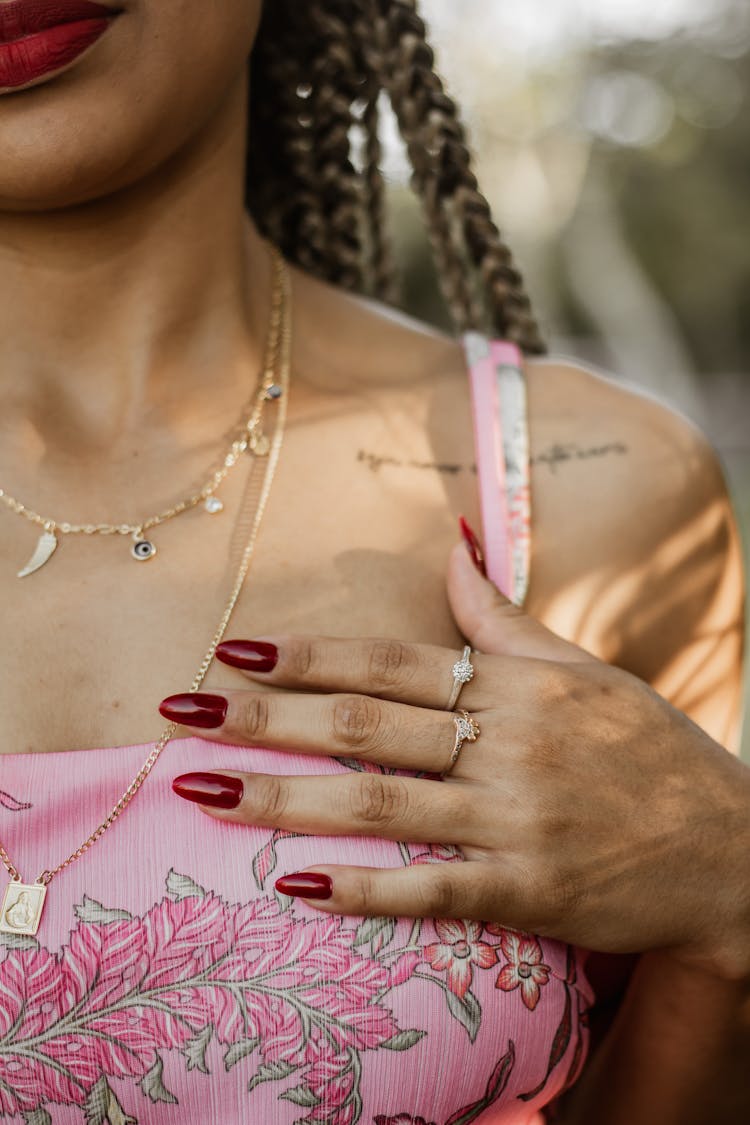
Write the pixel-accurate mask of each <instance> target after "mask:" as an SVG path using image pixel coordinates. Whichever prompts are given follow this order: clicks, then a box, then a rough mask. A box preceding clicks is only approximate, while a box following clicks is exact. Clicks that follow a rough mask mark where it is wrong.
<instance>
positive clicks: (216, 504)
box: [203, 496, 224, 512]
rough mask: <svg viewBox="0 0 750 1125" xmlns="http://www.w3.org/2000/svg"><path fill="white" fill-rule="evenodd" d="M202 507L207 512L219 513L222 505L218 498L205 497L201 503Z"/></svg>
mask: <svg viewBox="0 0 750 1125" xmlns="http://www.w3.org/2000/svg"><path fill="white" fill-rule="evenodd" d="M203 507H204V508H205V509H206V511H207V512H221V511H222V510H223V508H224V505H223V503H222V502H221V500H220V499H219V497H218V496H207V497H206V499H205V500H204V501H203Z"/></svg>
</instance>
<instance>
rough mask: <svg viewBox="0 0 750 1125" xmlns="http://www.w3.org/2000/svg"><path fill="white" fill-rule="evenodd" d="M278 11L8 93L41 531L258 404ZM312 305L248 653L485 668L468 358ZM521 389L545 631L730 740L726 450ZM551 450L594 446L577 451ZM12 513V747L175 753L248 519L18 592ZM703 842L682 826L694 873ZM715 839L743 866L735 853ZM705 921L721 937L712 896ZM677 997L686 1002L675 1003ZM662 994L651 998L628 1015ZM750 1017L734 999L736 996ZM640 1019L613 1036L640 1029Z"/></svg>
mask: <svg viewBox="0 0 750 1125" xmlns="http://www.w3.org/2000/svg"><path fill="white" fill-rule="evenodd" d="M258 13H259V5H257V4H252V3H246V2H245V0H243V2H242V3H239V2H236V0H231V2H228V3H226V4H223V5H222V9H221V19H219V18H217V16H216V14H215V9H213V8H212V7H211V6H208V5H204V6H200V7H199V8H196V7H195V6H194V5H188V4H187V3H185V2H177V0H159V2H158V3H157V2H156V0H147V2H138V3H136V2H134V3H130V4H127V5H126V6H125V8H124V12H123V14H122V15H121V16H120V17H118V19H117V21H116V22H115V23H114V24H113V26H112V27H111V28H110V30H109V31H108V32H107V34H106V35H105V36H104V37H103V38H102V39H101V40H99V41H98V43H97V44H95V45H94V47H93V48H92V49H91V50H90V51H89V52H88V53H87V54H86V55H85V56H82V57H81V59H80V60H78V61H77V62H76V63H75V64H74V65H73V66H71V67H69V68H68V69H67V70H66V71H65V72H63V73H62V74H60V75H59V76H58V77H57V78H55V79H53V80H49V79H46V80H39V81H37V82H36V83H34V84H33V85H32V86H31V87H29V88H25V89H23V90H19V91H16V92H13V93H2V94H0V152H2V153H3V158H2V161H0V295H1V297H2V299H1V300H0V338H2V340H3V363H2V365H0V396H1V398H0V401H2V403H3V410H2V411H0V484H1V485H2V487H4V488H7V489H8V490H9V491H10V492H12V493H13V494H14V495H16V496H18V497H20V498H22V499H24V500H27V501H28V503H30V504H31V505H32V506H33V507H35V508H36V509H37V510H38V511H41V512H45V513H47V512H49V513H50V514H53V515H54V516H55V517H56V518H59V519H68V520H74V519H79V518H80V519H86V520H93V521H96V520H107V521H109V520H115V521H116V522H120V521H123V520H128V521H130V520H134V519H136V518H138V516H142V515H143V514H144V513H143V506H144V505H145V506H146V507H147V509H148V511H149V512H151V511H156V510H160V509H161V508H163V507H165V506H168V505H169V504H170V503H173V502H174V501H175V500H176V499H178V498H180V497H181V496H182V495H183V494H184V493H185V492H186V491H188V489H189V487H190V485H191V483H192V482H193V481H194V480H195V479H196V478H200V477H201V475H202V472H203V470H204V468H205V467H206V465H207V464H208V463H209V462H210V461H211V460H212V459H213V457H214V456H215V454H216V451H217V448H218V446H219V445H220V444H221V441H222V435H223V434H224V433H225V432H226V431H227V429H228V428H229V427H231V426H232V425H234V423H235V421H236V419H237V417H238V415H239V412H240V406H241V404H242V403H244V402H245V400H246V399H247V398H248V395H249V391H250V390H251V389H252V383H253V380H254V378H255V373H256V371H257V369H258V365H259V359H260V355H261V353H262V347H263V338H264V332H265V320H266V308H267V300H268V291H269V269H268V261H267V256H266V254H265V250H264V248H263V246H262V245H261V242H260V240H259V238H258V235H257V232H256V231H255V229H254V227H253V224H252V223H251V222H250V221H249V219H248V218H247V216H246V215H245V213H244V211H243V203H242V178H243V171H244V150H245V128H246V118H245V114H246V100H245V99H246V76H245V66H244V61H245V58H246V56H247V54H248V52H249V51H250V49H251V46H252V40H253V36H254V33H255V28H256V23H257V18H258ZM293 292H294V341H293V353H292V358H293V386H292V395H291V399H290V419H289V426H288V433H287V438H286V442H285V448H284V456H283V460H282V462H281V465H280V468H279V472H278V475H277V479H276V482H275V485H274V493H273V496H272V503H271V507H270V508H269V512H268V515H267V518H266V522H265V524H264V526H263V535H262V539H261V541H260V543H259V552H258V555H257V558H256V561H255V563H254V566H253V572H252V575H251V577H250V579H249V583H248V590H247V596H246V598H245V600H244V604H243V602H242V601H241V602H240V604H239V605H238V607H237V610H236V612H235V615H234V617H233V619H232V625H231V631H232V635H234V636H237V637H243V636H245V637H252V636H258V635H261V636H262V635H270V634H273V633H275V632H276V633H278V631H279V629H280V628H283V630H284V631H285V632H287V633H297V634H308V635H310V634H313V635H343V636H349V637H357V636H362V637H367V636H374V635H381V636H389V637H394V638H398V639H400V640H404V641H412V642H415V643H427V644H434V645H442V646H445V647H446V648H450V649H452V650H453V649H460V647H461V645H462V643H463V640H462V633H461V629H460V628H459V624H458V623H457V622H456V620H455V618H454V615H453V613H452V611H451V607H450V605H449V603H448V602H447V600H446V596H445V571H446V561H447V559H448V557H449V554H450V550H451V548H452V546H453V544H454V542H455V516H456V514H457V513H458V512H459V511H463V512H465V513H466V515H467V516H468V518H469V521H470V522H471V523H472V524H474V525H475V526H478V524H479V516H478V498H477V494H476V481H475V477H474V475H473V474H472V472H471V468H470V466H471V461H472V458H473V453H472V426H471V417H470V407H469V401H468V389H467V381H466V375H465V365H464V361H463V358H462V355H461V351H460V348H459V347H458V345H457V344H456V343H455V342H454V341H452V340H449V339H446V338H445V337H443V336H441V335H440V334H438V333H436V332H434V331H432V330H431V329H429V328H427V327H425V326H423V325H419V324H416V323H414V322H411V321H409V320H407V319H405V318H403V317H400V316H398V315H396V314H393V313H391V312H390V311H389V310H387V309H384V308H383V307H381V306H378V305H376V304H374V303H373V302H369V301H365V300H363V299H359V298H356V297H352V296H347V295H345V294H343V293H340V292H338V291H336V290H335V289H332V288H330V287H328V286H325V285H323V284H322V283H320V282H317V281H314V280H312V279H310V278H307V277H305V276H304V275H303V274H301V273H300V272H299V271H296V270H294V271H293ZM527 377H528V385H529V398H530V425H531V443H532V456H533V458H534V465H533V468H532V474H533V475H532V491H533V496H534V527H533V545H532V569H531V586H530V590H529V597H528V600H527V609H528V611H529V613H530V614H532V615H533V616H536V617H538V618H540V619H541V620H543V621H544V622H545V623H546V624H548V625H549V626H551V627H552V628H553V629H555V631H557V632H559V633H560V634H561V635H563V636H565V637H567V638H569V639H572V640H575V641H577V642H578V643H580V644H582V645H583V646H584V647H585V648H586V649H588V650H589V651H590V652H592V653H594V654H596V655H597V656H601V657H603V658H605V659H606V660H608V661H611V662H613V663H616V664H619V665H621V666H622V667H624V668H627V669H628V670H630V671H632V672H635V673H637V674H638V675H640V676H642V677H643V678H644V679H646V680H647V681H648V682H649V683H650V684H652V685H653V686H654V687H656V688H657V689H658V690H659V691H661V692H662V694H664V695H665V696H666V697H667V698H668V699H669V700H670V701H671V702H673V703H674V704H675V705H676V706H677V707H679V708H680V709H681V710H684V711H685V712H687V713H688V714H689V715H690V716H691V717H692V718H694V719H695V720H696V721H698V722H699V723H700V724H701V725H702V726H703V727H705V729H706V730H707V731H709V733H710V734H711V735H712V736H713V737H714V738H715V739H717V740H718V741H719V742H720V743H721V744H722V745H731V744H732V743H733V741H734V740H735V737H736V727H737V720H738V709H739V690H740V688H739V683H740V676H739V664H740V652H741V605H742V583H741V573H740V563H739V550H738V546H737V536H736V529H735V527H734V522H733V518H732V514H731V509H730V505H729V502H728V499H727V496H726V491H725V488H724V485H723V481H722V478H721V474H720V472H719V470H718V468H717V466H716V462H715V459H714V457H713V454H712V453H711V451H710V449H709V448H708V447H707V445H706V443H705V442H704V441H703V439H702V438H701V437H700V435H698V434H697V433H696V432H695V431H694V430H693V428H692V427H690V426H689V425H687V423H685V422H684V421H683V420H682V419H680V418H678V417H676V416H675V415H673V414H672V413H671V412H669V411H668V410H666V409H665V408H663V407H661V406H660V405H658V404H656V403H654V402H652V401H651V400H650V399H648V398H645V397H642V396H637V395H634V394H631V393H629V392H627V391H625V390H623V389H621V388H619V387H617V386H615V385H614V384H612V383H610V382H608V381H606V380H604V379H601V378H600V377H599V376H597V375H596V374H595V373H593V372H590V371H588V370H586V369H585V368H582V367H581V366H579V365H577V364H575V363H572V362H567V361H562V360H554V359H553V360H534V361H529V363H528V364H527ZM556 447H557V448H558V450H559V449H562V450H567V451H571V450H573V451H574V452H573V453H572V454H570V455H569V456H568V458H567V459H565V458H564V457H563V458H562V459H560V455H559V454H558V453H555V449H556ZM603 450H605V451H606V452H602V451H603ZM597 451H598V452H597ZM579 454H580V456H579ZM446 465H449V466H457V467H458V469H457V470H456V471H453V470H446V469H445V466H446ZM436 466H443V468H442V470H441V469H440V468H439V467H436ZM342 482H346V487H344V484H343V483H342ZM244 484H245V480H244V478H243V477H242V475H241V473H240V472H239V471H238V473H237V474H236V475H235V476H234V477H232V478H230V480H229V481H228V482H227V487H226V491H225V492H223V494H222V496H223V498H224V499H225V501H226V507H227V512H233V511H236V510H237V508H238V506H239V505H240V503H241V502H242V499H243V489H244ZM208 519H209V517H206V520H208ZM3 520H4V523H3V536H2V537H1V538H0V562H1V563H2V566H1V567H0V606H1V607H2V620H3V624H4V628H5V630H6V636H12V637H13V638H14V646H13V650H12V651H11V649H10V646H4V650H3V654H2V658H1V659H2V664H0V669H1V670H2V675H1V676H0V704H2V709H3V715H4V733H5V740H4V743H3V747H2V749H4V750H6V752H14V751H18V750H24V751H30V752H32V751H33V752H40V753H43V752H44V751H45V750H59V749H60V748H61V747H69V748H84V747H91V748H93V747H99V746H115V745H123V744H133V743H141V742H148V741H149V740H151V739H152V738H154V737H155V736H156V734H157V733H158V729H159V728H157V727H156V726H155V719H156V716H157V705H158V702H159V700H161V699H162V698H163V697H164V696H166V695H168V694H170V693H172V692H175V691H179V690H184V688H185V686H186V685H188V684H189V683H190V681H191V680H192V678H193V675H194V673H195V669H196V667H197V665H198V663H199V660H200V657H201V656H202V654H203V652H204V651H205V648H206V644H207V640H208V638H209V637H210V635H211V633H212V632H213V629H214V627H215V624H216V620H217V619H218V616H219V612H220V610H221V606H222V605H223V602H224V598H225V592H224V586H225V585H226V580H227V579H228V573H229V569H230V567H233V566H234V565H236V562H237V559H238V551H239V550H240V547H241V542H242V540H243V538H244V535H245V530H244V528H243V527H242V526H237V527H234V526H232V523H231V521H230V520H224V519H218V520H213V522H210V523H209V524H207V523H206V522H205V520H204V522H202V523H201V525H200V529H199V530H198V529H197V524H196V522H195V521H192V522H191V520H190V519H189V518H188V517H181V518H180V519H178V520H175V521H174V522H173V523H172V524H170V525H169V526H168V527H166V528H165V529H164V530H163V532H162V533H161V534H160V537H159V545H160V550H161V552H162V555H163V554H165V553H167V552H169V553H171V554H172V555H173V557H174V558H178V559H179V560H180V572H179V575H178V576H177V577H175V572H174V571H173V570H168V569H167V568H161V569H160V568H159V566H158V560H157V561H155V562H154V564H153V565H151V564H149V569H148V570H147V569H146V568H143V569H142V570H138V571H134V569H133V564H132V560H131V559H130V557H129V554H128V551H127V548H126V549H124V550H123V547H122V543H120V542H117V541H113V540H108V539H107V540H105V539H92V540H88V539H86V540H79V539H76V540H73V539H72V538H68V539H66V540H65V542H64V543H63V544H62V545H61V548H60V549H59V551H58V552H57V553H56V555H55V558H54V560H52V561H51V562H50V563H49V564H48V566H47V567H45V569H44V571H43V572H41V573H40V574H38V575H36V576H33V577H32V578H30V579H28V580H24V582H19V581H18V580H17V579H16V578H15V572H16V570H17V569H18V568H19V567H20V565H22V563H23V562H24V561H25V560H26V559H27V558H28V556H29V555H30V554H31V550H32V549H33V545H34V543H35V541H36V530H35V529H34V528H32V527H31V526H30V525H28V524H27V523H25V522H24V521H22V520H21V519H19V518H18V517H15V516H12V515H11V514H10V513H6V514H5V515H4V516H3ZM301 545H303V547H302V548H301ZM217 560H220V561H219V562H217ZM227 560H228V561H227ZM373 590H376V591H377V592H378V596H377V597H373V594H372V591H373ZM136 657H137V658H136ZM232 686H234V687H235V688H238V689H239V688H246V681H245V679H244V677H243V676H242V674H241V673H239V672H237V671H236V670H232V669H228V668H226V667H220V668H217V667H216V665H214V666H213V667H212V669H211V671H210V672H209V675H208V677H207V679H206V681H205V683H204V687H205V688H206V689H207V690H212V689H213V690H220V689H221V688H231V687H232ZM217 764H218V763H217V762H214V761H212V762H211V763H210V765H211V766H212V767H214V766H216V765H217ZM207 765H208V763H207ZM590 783H591V782H590ZM594 797H595V794H593V791H592V799H594ZM691 846H694V842H693V841H692V839H691V837H690V836H689V835H686V839H685V847H686V860H685V861H686V862H690V848H691ZM715 846H716V847H720V848H726V849H727V851H726V856H727V862H726V869H727V872H728V878H729V877H731V873H732V870H733V867H734V866H737V862H741V861H734V860H733V858H732V856H733V852H732V848H733V847H734V846H736V842H734V841H732V840H729V841H727V840H726V839H724V838H722V839H720V840H716V841H715ZM663 891H664V894H669V893H670V888H669V887H667V886H665V887H664V888H663ZM634 908H635V904H634ZM638 908H639V909H642V906H641V905H640V904H639V905H638ZM705 912H706V924H707V925H708V924H709V923H710V921H711V918H712V916H713V907H712V903H711V902H710V901H709V902H706V904H705ZM669 964H670V965H671V964H672V962H670V963H669ZM682 970H683V965H682V964H681V963H680V964H679V965H677V963H675V968H674V973H675V976H678V975H679V973H681V972H682ZM665 976H666V970H665V972H664V973H662V975H661V977H660V979H661V980H662V981H663V980H664V979H665ZM694 979H695V977H693V978H691V980H692V981H694ZM680 980H682V977H680ZM718 980H719V978H718V977H710V978H709V980H708V983H707V986H706V990H705V994H703V993H702V994H701V995H700V996H699V997H698V998H697V999H696V996H695V990H694V987H693V984H692V983H691V984H690V987H688V986H687V985H686V986H685V989H684V990H683V991H684V995H685V1012H686V1013H689V1015H686V1014H684V1013H683V1012H680V1014H679V1021H680V1022H684V1021H685V1020H686V1019H688V1018H699V1019H703V1016H704V1013H705V1012H706V1011H708V1008H709V1007H710V1004H711V1003H713V1001H714V999H715V998H716V997H717V996H719V995H721V996H722V997H725V993H724V992H723V991H722V990H723V984H722V985H721V986H720V985H719V984H717V983H716V981H718ZM683 991H681V992H679V993H675V991H674V989H673V990H672V992H671V993H670V999H671V1000H672V1001H673V1003H674V1004H676V1005H677V1009H678V1010H679V1004H677V1001H676V1000H675V995H677V996H678V997H679V996H682V995H683ZM641 995H643V993H641V992H638V991H637V990H636V991H632V990H631V991H630V992H629V999H630V1001H631V1004H630V1008H629V1011H630V1012H632V1011H633V1009H635V1011H636V1013H638V1012H639V1010H640V1009H639V997H640V996H641ZM651 995H653V988H652V991H651ZM726 1003H727V1006H728V1009H727V1010H729V1009H732V1011H733V1010H734V1009H733V1008H732V1005H733V1004H735V1000H734V994H732V996H731V997H730V998H729V999H728V1000H727V1001H726ZM696 1005H697V1007H696ZM696 1011H697V1012H698V1013H699V1015H698V1016H697V1017H694V1013H695V1012H696ZM629 1018H631V1020H632V1017H629ZM675 1018H676V1019H677V1018H678V1017H675ZM732 1018H733V1017H732ZM725 1023H726V1025H727V1026H730V1024H731V1020H730V1019H729V1017H727V1019H726V1021H725ZM633 1026H634V1027H635V1031H633V1027H632V1026H626V1027H625V1030H624V1031H619V1032H618V1034H619V1035H620V1039H619V1040H618V1042H620V1043H621V1042H622V1041H623V1040H622V1036H625V1041H626V1042H627V1041H629V1040H628V1039H627V1036H628V1035H631V1036H633V1035H634V1036H635V1037H636V1038H637V1034H638V1028H639V1026H640V1025H639V1019H638V1018H635V1021H634V1025H633ZM730 1031H731V1032H732V1033H733V1032H734V1029H733V1028H732V1027H731V1026H730ZM728 1035H729V1032H727V1031H726V1030H725V1029H722V1030H721V1034H719V1033H717V1038H718V1040H720V1041H721V1042H725V1041H726V1040H727V1037H728ZM612 1041H613V1040H610V1042H612ZM614 1054H615V1055H616V1054H617V1052H614ZM602 1057H604V1056H602ZM682 1057H684V1056H682ZM679 1061H680V1059H678V1060H677V1063H679ZM677 1063H676V1064H675V1065H677ZM662 1069H663V1067H662ZM642 1073H644V1074H648V1068H646V1067H645V1064H643V1066H642ZM629 1096H630V1095H629ZM639 1120H642V1121H644V1122H645V1121H646V1118H645V1117H642V1118H640V1119H639ZM660 1120H661V1119H660Z"/></svg>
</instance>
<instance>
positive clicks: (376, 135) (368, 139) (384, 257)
mask: <svg viewBox="0 0 750 1125" xmlns="http://www.w3.org/2000/svg"><path fill="white" fill-rule="evenodd" d="M379 97H380V89H379V87H377V86H375V87H374V88H373V90H372V92H371V94H370V96H369V97H368V99H367V104H366V105H365V111H364V113H363V115H362V128H363V129H364V133H365V166H364V173H363V174H364V179H365V186H366V193H367V194H366V200H367V204H366V205H367V221H368V232H369V241H370V262H369V266H370V275H371V278H372V290H373V292H374V293H375V295H376V296H377V297H380V298H381V300H384V301H394V300H395V278H394V272H393V262H392V260H391V249H390V243H389V240H388V235H387V229H386V210H385V183H384V182H383V173H382V172H381V170H380V162H381V148H380V132H379V129H378V126H379V123H380V112H379V110H378V99H379Z"/></svg>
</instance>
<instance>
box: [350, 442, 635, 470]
mask: <svg viewBox="0 0 750 1125" xmlns="http://www.w3.org/2000/svg"><path fill="white" fill-rule="evenodd" d="M629 452H630V450H629V448H628V446H627V445H626V444H625V443H624V442H622V441H608V442H602V443H600V444H599V445H579V444H578V443H577V442H564V443H563V442H555V443H553V444H552V445H548V446H545V447H544V448H543V449H540V450H539V451H538V452H537V453H534V454H533V455H532V457H531V459H530V460H531V464H532V465H543V466H546V467H547V469H549V471H550V472H551V473H557V471H558V469H559V468H560V467H561V466H563V467H564V466H566V465H570V464H573V463H575V462H580V461H593V460H602V459H604V458H605V457H613V456H615V457H625V456H627V454H628V453H629ZM357 461H359V462H360V463H362V464H364V465H366V466H367V468H368V469H369V470H370V471H371V472H372V473H378V472H380V470H381V469H383V468H396V469H430V470H432V471H433V472H436V473H444V474H446V475H448V476H458V474H459V473H474V474H476V471H477V467H476V464H474V463H473V462H472V463H471V464H462V463H461V462H459V461H429V460H427V461H425V460H420V459H419V458H408V457H393V456H390V455H389V454H383V453H372V452H371V451H369V450H365V449H360V450H359V451H358V453H357Z"/></svg>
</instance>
